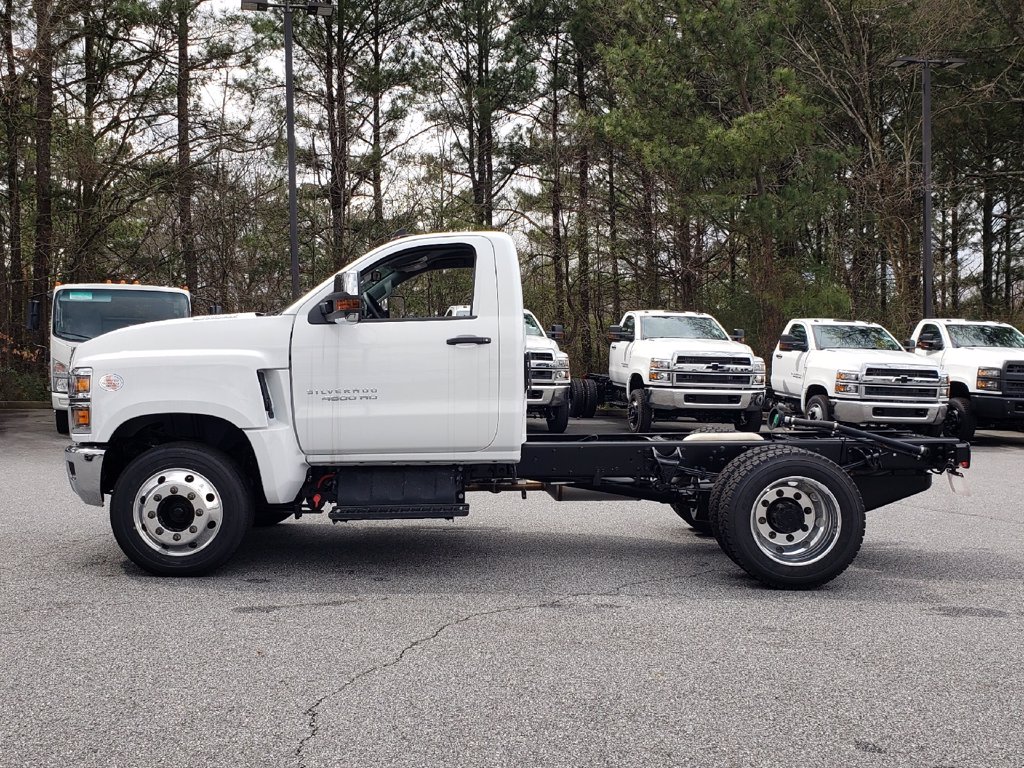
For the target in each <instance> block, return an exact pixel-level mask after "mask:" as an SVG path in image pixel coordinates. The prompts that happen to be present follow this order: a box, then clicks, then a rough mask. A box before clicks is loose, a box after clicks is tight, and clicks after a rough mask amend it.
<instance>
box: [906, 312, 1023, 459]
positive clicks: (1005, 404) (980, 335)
mask: <svg viewBox="0 0 1024 768" xmlns="http://www.w3.org/2000/svg"><path fill="white" fill-rule="evenodd" d="M912 339H913V340H914V342H915V344H916V351H917V354H918V355H920V356H921V357H922V358H923V359H925V360H928V361H929V362H931V363H934V364H936V365H941V366H942V367H943V368H944V369H945V370H946V371H947V372H948V373H949V378H950V393H949V394H950V397H949V410H948V411H946V421H945V425H944V433H945V434H946V435H949V436H950V437H957V438H959V439H961V440H970V439H971V438H972V437H973V436H974V430H975V429H976V428H977V427H978V425H979V424H981V425H985V426H996V425H1011V426H1016V427H1020V426H1021V425H1022V424H1024V334H1022V333H1021V332H1020V331H1019V330H1017V329H1016V328H1014V327H1013V326H1012V325H1008V324H1006V323H997V322H976V321H973V320H951V319H929V320H922V321H921V322H920V323H918V324H917V327H916V328H915V329H914V333H913V335H912Z"/></svg>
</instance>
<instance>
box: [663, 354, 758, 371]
mask: <svg viewBox="0 0 1024 768" xmlns="http://www.w3.org/2000/svg"><path fill="white" fill-rule="evenodd" d="M714 363H717V364H718V365H741V366H743V367H745V368H747V367H750V358H749V357H735V356H733V355H718V356H715V355H679V356H678V357H677V358H676V365H712V364H714Z"/></svg>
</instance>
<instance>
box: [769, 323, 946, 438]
mask: <svg viewBox="0 0 1024 768" xmlns="http://www.w3.org/2000/svg"><path fill="white" fill-rule="evenodd" d="M772 354H773V359H772V377H771V384H772V395H773V397H774V399H775V400H776V401H778V402H782V403H788V404H789V405H791V406H792V407H793V408H794V409H795V410H798V411H800V412H802V413H804V414H805V415H806V416H807V418H808V419H818V420H826V421H829V420H832V419H835V420H836V421H839V422H843V423H846V424H899V425H907V426H912V427H916V428H918V429H921V430H923V431H926V432H929V433H936V432H938V431H939V430H940V429H941V425H942V423H943V419H944V418H945V416H946V403H947V400H948V395H949V378H948V377H947V376H946V375H945V373H943V372H942V371H941V370H940V368H939V366H938V365H937V364H935V363H932V362H930V361H927V360H922V359H921V358H919V357H916V356H915V355H913V354H912V353H910V352H907V351H906V350H905V349H904V348H903V346H902V345H900V343H899V342H898V341H896V339H895V338H893V335H892V334H891V333H889V332H888V331H887V330H885V328H883V327H882V326H880V325H878V324H877V323H866V322H863V321H860V320H856V321H850V320H831V319H828V320H818V319H810V318H800V319H797V320H790V321H789V323H788V324H787V326H786V330H785V332H784V333H783V334H782V337H781V338H780V339H779V343H778V344H777V345H776V346H775V351H774V352H773V353H772Z"/></svg>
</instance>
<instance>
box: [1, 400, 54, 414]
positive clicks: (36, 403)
mask: <svg viewBox="0 0 1024 768" xmlns="http://www.w3.org/2000/svg"><path fill="white" fill-rule="evenodd" d="M52 407H53V406H52V405H51V404H50V401H49V400H0V411H20V410H25V409H30V408H52Z"/></svg>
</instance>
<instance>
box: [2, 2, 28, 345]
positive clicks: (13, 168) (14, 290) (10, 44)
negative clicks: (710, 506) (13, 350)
mask: <svg viewBox="0 0 1024 768" xmlns="http://www.w3.org/2000/svg"><path fill="white" fill-rule="evenodd" d="M13 6H14V0H7V2H6V3H5V4H4V15H3V23H4V30H3V35H4V42H3V45H4V54H5V55H6V57H7V72H6V75H7V87H6V88H5V89H4V90H5V95H6V97H7V98H6V99H5V103H4V129H5V136H4V145H5V149H6V151H7V213H8V218H9V220H10V225H9V228H8V233H7V234H8V240H9V243H8V245H9V247H10V253H11V268H10V271H9V272H8V280H9V281H10V286H11V289H10V292H9V294H8V295H9V299H10V307H11V313H10V318H9V322H10V324H11V326H10V330H11V335H12V336H14V337H15V338H16V339H21V338H23V332H22V329H23V328H24V321H23V316H22V313H23V312H24V311H25V284H24V280H25V269H24V265H23V264H22V253H21V186H20V185H21V178H20V174H19V172H18V171H19V158H20V154H21V146H20V145H21V142H20V141H19V127H20V126H19V125H18V117H17V116H18V114H19V112H20V109H19V107H20V102H21V92H20V91H21V89H20V81H19V79H18V73H17V70H16V69H15V66H14V30H13V25H12V15H13Z"/></svg>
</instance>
